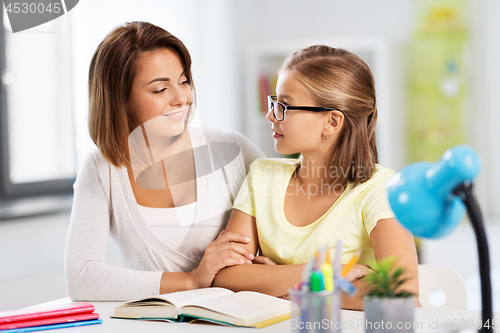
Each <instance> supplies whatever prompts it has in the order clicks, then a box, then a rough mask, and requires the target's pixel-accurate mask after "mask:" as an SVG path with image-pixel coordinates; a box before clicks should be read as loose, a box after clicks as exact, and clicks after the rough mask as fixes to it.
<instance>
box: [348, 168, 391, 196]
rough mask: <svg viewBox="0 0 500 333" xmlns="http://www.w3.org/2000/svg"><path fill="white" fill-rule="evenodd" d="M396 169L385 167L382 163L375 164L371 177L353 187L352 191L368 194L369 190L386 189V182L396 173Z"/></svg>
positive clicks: (378, 190)
mask: <svg viewBox="0 0 500 333" xmlns="http://www.w3.org/2000/svg"><path fill="white" fill-rule="evenodd" d="M394 173H395V172H394V170H392V169H389V168H386V167H383V166H382V165H380V164H374V165H373V173H372V176H371V177H370V179H368V180H367V181H365V182H363V183H361V184H358V185H357V186H356V187H354V188H353V189H351V191H353V192H355V193H356V194H362V193H363V194H366V193H367V192H373V191H375V192H380V191H384V190H385V187H386V183H387V181H388V180H389V178H391V177H392V176H393V175H394Z"/></svg>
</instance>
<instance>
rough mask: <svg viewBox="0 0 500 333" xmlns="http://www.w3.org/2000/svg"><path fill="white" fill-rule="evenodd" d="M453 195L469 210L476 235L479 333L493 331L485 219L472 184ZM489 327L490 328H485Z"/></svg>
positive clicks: (462, 185)
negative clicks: (480, 303)
mask: <svg viewBox="0 0 500 333" xmlns="http://www.w3.org/2000/svg"><path fill="white" fill-rule="evenodd" d="M453 194H455V195H457V196H458V197H459V198H460V199H461V200H462V201H463V203H464V205H465V207H466V208H467V214H468V215H469V218H470V221H471V223H472V227H473V228H474V233H475V234H476V242H477V252H478V255H479V277H480V278H481V302H482V318H481V319H482V323H481V325H482V327H481V329H480V330H479V332H492V331H493V310H492V296H491V276H490V254H489V250H488V240H487V239H486V232H485V229H484V222H483V217H482V215H481V211H480V209H479V205H478V204H477V202H476V199H475V198H474V195H473V193H472V182H471V181H466V182H464V183H463V184H460V185H458V186H457V187H456V188H455V190H454V191H453ZM485 325H488V326H489V327H485Z"/></svg>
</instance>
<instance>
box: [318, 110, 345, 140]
mask: <svg viewBox="0 0 500 333" xmlns="http://www.w3.org/2000/svg"><path fill="white" fill-rule="evenodd" d="M343 124H344V114H343V113H342V112H340V111H336V110H335V111H330V112H328V117H327V118H326V121H325V126H324V129H323V135H324V136H327V137H328V136H332V135H335V134H337V133H338V132H339V131H340V130H341V129H342V125H343Z"/></svg>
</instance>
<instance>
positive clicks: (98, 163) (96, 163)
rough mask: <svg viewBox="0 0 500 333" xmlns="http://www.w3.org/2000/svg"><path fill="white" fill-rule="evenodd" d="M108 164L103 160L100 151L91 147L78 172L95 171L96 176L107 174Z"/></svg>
mask: <svg viewBox="0 0 500 333" xmlns="http://www.w3.org/2000/svg"><path fill="white" fill-rule="evenodd" d="M109 168H110V164H109V162H108V161H107V160H106V158H104V156H103V155H102V153H101V151H100V150H99V148H97V147H93V148H92V149H91V150H90V151H89V152H88V153H87V156H86V157H85V159H84V161H83V164H82V168H81V170H80V172H92V171H95V172H97V173H98V174H101V173H103V172H104V171H107V172H109Z"/></svg>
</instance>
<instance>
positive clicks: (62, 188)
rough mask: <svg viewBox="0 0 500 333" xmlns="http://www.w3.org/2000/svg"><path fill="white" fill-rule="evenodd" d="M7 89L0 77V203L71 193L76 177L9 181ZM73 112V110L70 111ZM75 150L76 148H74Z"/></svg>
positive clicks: (1, 36)
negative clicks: (19, 181)
mask: <svg viewBox="0 0 500 333" xmlns="http://www.w3.org/2000/svg"><path fill="white" fill-rule="evenodd" d="M0 7H1V9H0V29H1V32H2V33H0V74H1V73H4V72H5V69H6V50H5V34H6V33H9V32H6V30H5V28H4V22H3V18H4V16H3V15H4V10H5V9H4V6H0ZM7 89H8V87H7V86H6V85H5V84H3V78H1V77H0V202H1V201H8V200H15V199H24V198H33V197H42V196H53V195H63V194H72V193H73V183H74V182H75V179H76V177H72V178H59V179H52V180H46V181H38V182H27V183H20V184H15V183H12V182H11V180H10V158H9V128H8V127H9V126H8V103H7ZM71 111H73V110H71ZM75 148H76V147H75Z"/></svg>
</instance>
